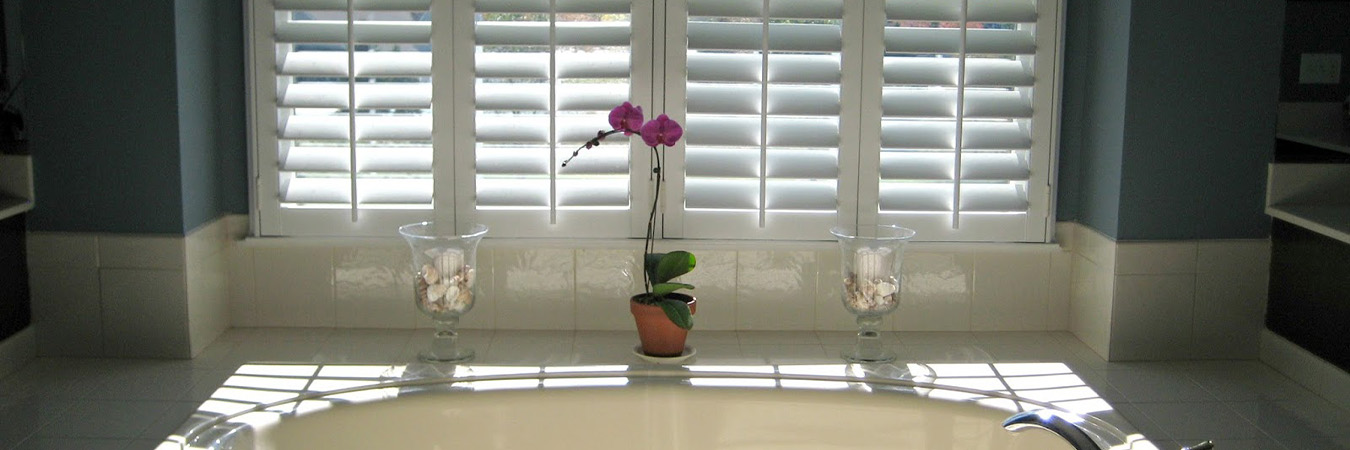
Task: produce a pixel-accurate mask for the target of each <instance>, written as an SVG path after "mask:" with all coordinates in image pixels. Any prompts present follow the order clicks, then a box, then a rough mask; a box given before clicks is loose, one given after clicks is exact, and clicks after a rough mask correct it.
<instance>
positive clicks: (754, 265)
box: [226, 229, 1069, 331]
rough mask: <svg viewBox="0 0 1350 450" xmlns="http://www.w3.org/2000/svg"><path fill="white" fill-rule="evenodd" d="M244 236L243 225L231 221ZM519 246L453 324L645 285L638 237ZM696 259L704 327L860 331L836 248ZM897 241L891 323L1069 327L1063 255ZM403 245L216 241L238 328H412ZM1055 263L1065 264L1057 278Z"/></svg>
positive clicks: (623, 298) (610, 319)
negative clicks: (222, 251) (900, 265)
mask: <svg viewBox="0 0 1350 450" xmlns="http://www.w3.org/2000/svg"><path fill="white" fill-rule="evenodd" d="M232 232H235V233H236V235H237V236H242V235H243V231H242V229H239V230H233V231H232ZM628 244H629V243H624V246H622V247H616V246H615V245H612V243H611V245H604V246H586V245H585V244H578V245H571V246H564V245H561V244H557V243H550V244H549V245H545V246H529V245H528V244H523V243H520V242H519V241H516V242H511V241H505V240H503V241H495V242H494V240H492V239H488V240H485V241H484V243H483V245H482V246H481V247H480V248H479V252H478V258H479V261H478V266H479V268H478V270H479V274H480V275H479V276H480V277H482V278H481V280H482V281H481V283H483V284H481V286H482V289H484V292H483V299H484V300H483V301H481V302H479V303H478V304H476V305H475V306H474V309H473V310H471V311H470V312H469V313H467V314H466V315H465V316H464V318H463V320H462V322H461V324H462V326H464V327H465V328H479V329H535V330H567V329H582V330H629V329H631V328H632V326H633V325H632V317H631V315H630V314H629V312H628V307H627V300H628V297H629V296H631V295H633V294H634V293H637V292H638V291H639V290H640V289H641V283H642V275H641V272H639V267H640V266H639V261H640V253H641V249H640V248H639V247H638V244H640V241H633V242H632V243H631V244H632V245H628ZM681 246H682V247H689V250H690V251H691V252H693V253H694V254H695V255H696V256H697V257H698V268H697V269H695V270H694V271H693V272H692V273H690V274H688V275H685V276H684V277H683V278H682V281H684V282H688V283H690V284H693V285H695V286H696V289H695V290H694V291H693V292H692V293H693V294H694V295H695V296H696V297H697V298H698V299H699V305H698V313H697V314H696V316H695V320H696V326H697V327H698V328H699V329H705V330H845V331H847V330H856V329H857V328H856V324H855V322H854V317H853V316H852V315H850V314H848V313H847V312H846V311H845V310H844V308H843V306H842V305H841V304H840V299H839V292H838V291H839V286H840V283H841V280H842V277H841V276H840V274H839V271H840V269H839V255H838V250H837V249H836V248H835V246H833V245H831V244H830V243H808V244H807V245H804V246H801V247H804V248H796V249H794V248H789V247H785V246H781V245H774V244H768V245H759V246H758V247H756V244H753V243H748V244H746V248H743V249H738V248H733V247H731V246H728V245H725V244H716V245H714V244H706V243H698V242H692V243H690V242H682V243H681ZM1017 247H1018V246H1001V247H998V248H997V249H993V250H990V251H980V250H967V249H964V248H965V247H962V249H958V250H952V251H934V250H932V249H928V248H919V249H918V250H917V251H916V250H915V249H914V248H911V249H910V250H907V251H906V255H905V262H904V281H903V282H902V288H903V289H904V290H903V292H902V303H901V308H900V310H898V311H896V312H895V313H893V314H891V315H890V316H888V317H887V319H886V320H887V322H886V326H887V327H888V328H889V329H892V330H922V331H998V330H1059V329H1065V327H1066V325H1067V323H1068V309H1067V305H1068V302H1069V300H1068V296H1069V277H1068V276H1067V270H1068V269H1069V264H1068V261H1069V256H1068V254H1067V253H1065V252H1062V251H1059V250H1058V249H1056V248H1054V247H1050V246H1043V245H1040V246H1037V245H1029V246H1025V249H1018V248H1017ZM407 252H408V249H407V248H406V246H404V245H402V244H401V243H396V242H390V243H389V244H387V245H377V244H373V245H369V246H365V247H356V248H346V247H328V246H322V245H311V244H294V243H292V244H284V243H283V244H272V243H267V242H250V241H238V240H232V241H231V242H230V243H229V244H228V245H227V247H226V253H227V255H228V259H229V262H228V267H229V268H230V270H229V272H230V273H229V278H230V280H231V292H230V310H231V323H232V324H233V325H234V326H242V327H250V326H331V327H374V328H414V327H426V326H430V322H429V321H427V320H426V319H425V318H423V317H422V316H421V314H420V313H418V312H417V311H416V310H415V308H414V307H413V304H412V285H411V282H407V281H405V280H410V279H411V277H412V275H411V268H409V267H408V262H407V257H408V256H407ZM1055 270H1061V271H1065V272H1066V273H1064V274H1060V275H1058V276H1057V275H1055V273H1054V271H1055Z"/></svg>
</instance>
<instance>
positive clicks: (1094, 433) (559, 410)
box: [160, 366, 1153, 450]
mask: <svg viewBox="0 0 1350 450" xmlns="http://www.w3.org/2000/svg"><path fill="white" fill-rule="evenodd" d="M765 367H770V368H769V369H765V368H759V367H756V368H749V369H747V368H736V369H744V370H722V368H691V367H681V368H675V369H672V368H642V367H627V366H619V367H617V368H610V369H609V370H592V369H593V368H582V369H578V370H566V369H565V368H563V369H557V368H552V369H553V370H551V371H547V370H541V369H550V368H528V369H526V370H525V371H524V373H513V372H512V371H511V370H509V368H507V369H503V368H495V369H484V370H474V369H473V368H472V367H470V368H469V369H468V370H463V368H462V367H461V368H460V370H458V371H452V372H450V373H446V374H432V376H427V375H426V374H420V375H417V376H413V377H406V376H405V377H398V378H397V379H390V377H387V376H385V377H383V378H382V379H381V380H380V381H379V382H376V383H360V382H358V381H353V382H351V383H349V385H348V387H342V384H341V383H337V384H330V385H327V386H326V387H331V388H334V389H327V390H324V391H323V392H308V393H304V394H301V395H296V396H293V397H290V398H284V399H275V400H273V401H267V402H262V401H265V400H267V399H268V398H266V397H265V396H263V397H258V398H257V399H255V400H258V401H259V402H258V403H256V404H254V405H252V406H248V407H246V408H242V407H240V408H238V410H236V411H234V412H230V413H228V414H216V415H214V416H213V415H212V414H199V415H198V416H196V417H194V420H192V421H189V424H188V425H185V426H184V429H183V430H181V432H180V433H179V434H178V435H175V436H171V440H172V441H174V444H173V445H170V444H168V443H166V445H165V446H162V447H160V448H161V449H167V448H184V449H189V448H190V449H316V448H322V449H699V450H713V449H888V450H896V449H1009V450H1011V449H1028V450H1030V449H1035V450H1054V449H1073V448H1074V447H1073V446H1071V445H1070V444H1068V443H1067V442H1066V441H1065V440H1064V439H1063V438H1062V437H1061V436H1058V435H1056V434H1053V433H1051V432H1049V431H1046V430H1042V429H1039V428H1036V429H1032V430H1028V431H1019V432H1010V431H1009V430H1008V429H1005V427H1004V425H1003V424H1004V421H1005V420H1006V419H1008V418H1009V416H1010V415H1012V414H1014V413H1017V412H1018V411H1029V410H1037V411H1040V413H1041V414H1053V415H1054V416H1055V417H1057V418H1065V419H1067V420H1068V421H1070V422H1073V423H1074V424H1075V425H1074V427H1073V428H1074V429H1075V430H1081V431H1083V432H1084V433H1085V435H1086V436H1090V437H1091V439H1092V441H1094V442H1095V443H1096V444H1097V445H1098V446H1100V448H1120V449H1127V448H1135V449H1141V448H1153V447H1152V446H1151V445H1147V444H1146V441H1141V440H1138V439H1132V438H1130V437H1128V436H1126V435H1124V434H1123V433H1121V432H1120V431H1119V430H1117V429H1115V428H1114V427H1112V426H1111V425H1109V424H1107V423H1105V422H1102V421H1100V420H1097V419H1094V418H1092V417H1084V416H1079V415H1075V414H1072V413H1070V412H1067V411H1063V410H1059V409H1057V408H1056V407H1055V406H1053V405H1051V404H1046V403H1041V402H1036V401H1032V400H1028V399H1023V398H1017V397H1014V396H1012V395H1008V394H1003V393H998V392H987V391H981V390H976V389H967V388H961V387H955V386H944V385H939V384H932V383H925V382H922V381H916V380H914V379H913V378H915V377H910V376H901V377H877V376H875V374H874V373H866V372H865V371H860V372H848V370H847V369H845V371H846V372H848V373H844V374H842V375H841V374H839V373H840V372H839V371H838V370H836V369H837V368H836V367H831V368H827V369H820V368H819V367H817V368H814V369H810V370H798V371H796V372H794V371H793V370H788V369H779V368H772V367H771V366H765ZM838 367H845V366H838ZM854 367H855V368H856V367H857V366H854ZM437 375H441V376H437ZM282 378H283V379H291V380H297V379H300V378H285V377H282ZM311 378H313V377H311ZM920 378H921V377H920ZM332 379H337V380H341V379H343V378H341V377H336V378H332ZM310 383H311V386H313V384H312V383H313V381H312V379H311V381H310ZM263 391H265V392H273V391H271V390H268V389H267V388H263ZM274 393H275V392H274ZM231 395H234V397H240V396H242V395H243V394H241V393H234V394H231V393H228V392H227V393H225V394H221V395H220V396H221V397H222V398H225V399H229V398H231ZM217 401H229V400H217ZM209 403H210V401H208V404H209ZM217 406H221V405H217ZM203 409H204V410H210V409H211V408H210V407H208V405H205V404H204V405H203ZM1033 428H1035V427H1033Z"/></svg>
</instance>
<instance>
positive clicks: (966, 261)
mask: <svg viewBox="0 0 1350 450" xmlns="http://www.w3.org/2000/svg"><path fill="white" fill-rule="evenodd" d="M902 267H903V270H904V278H903V279H902V280H901V281H900V309H899V310H897V311H896V312H895V313H893V314H891V315H890V319H891V320H893V321H894V322H893V324H894V325H893V329H894V330H896V331H969V330H970V316H971V292H972V290H973V289H974V280H973V277H974V273H975V259H974V256H973V255H972V254H971V253H970V252H965V251H954V252H947V253H925V252H912V251H908V250H907V251H906V252H905V261H904V264H903V265H902Z"/></svg>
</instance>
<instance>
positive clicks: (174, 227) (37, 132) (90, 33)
mask: <svg viewBox="0 0 1350 450" xmlns="http://www.w3.org/2000/svg"><path fill="white" fill-rule="evenodd" d="M22 7H23V11H22V15H21V17H22V28H23V32H24V41H25V46H26V57H27V59H26V66H27V71H28V74H27V77H28V78H27V80H26V81H25V82H24V83H25V85H24V86H25V89H27V91H26V92H25V100H26V102H27V103H26V108H27V110H26V111H25V113H26V114H25V115H26V119H27V126H28V131H29V139H30V149H31V151H32V154H33V175H34V183H35V188H36V195H37V198H39V199H40V201H39V204H38V206H37V208H36V209H34V210H33V211H32V213H31V214H30V215H29V226H30V229H32V230H34V231H108V232H138V233H182V231H183V206H182V200H181V198H182V183H181V180H180V173H179V167H180V166H179V152H178V147H179V143H178V138H179V135H178V115H177V113H178V110H177V89H176V86H175V85H176V80H175V79H174V73H175V67H174V45H173V42H174V27H173V3H172V2H171V1H169V0H118V1H87V0H28V1H25V2H24V3H23V4H22Z"/></svg>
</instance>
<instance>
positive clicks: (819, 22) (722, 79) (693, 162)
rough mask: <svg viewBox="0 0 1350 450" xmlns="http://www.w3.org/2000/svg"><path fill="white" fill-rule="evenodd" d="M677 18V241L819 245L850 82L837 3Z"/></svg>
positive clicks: (832, 194)
mask: <svg viewBox="0 0 1350 450" xmlns="http://www.w3.org/2000/svg"><path fill="white" fill-rule="evenodd" d="M766 5H767V6H768V8H767V10H766V8H765V6H766ZM688 8H689V9H688V43H687V47H685V48H683V49H680V50H683V51H684V52H685V56H686V59H685V61H684V64H685V67H686V68H687V74H688V78H687V80H686V86H685V97H686V108H687V115H686V119H685V120H686V122H687V124H686V128H685V130H686V131H685V138H686V140H685V144H684V145H685V160H684V178H683V185H684V201H683V210H681V211H680V213H681V214H682V215H683V216H682V217H683V220H682V229H681V234H682V235H683V237H695V238H759V239H803V238H805V239H822V238H823V237H828V236H826V235H824V233H825V230H826V229H828V228H829V227H830V226H832V225H834V224H835V222H836V220H837V217H838V216H837V214H838V209H839V206H838V204H839V178H840V175H841V173H840V172H841V171H840V163H839V149H840V147H841V131H840V130H841V128H842V126H841V120H842V119H841V117H842V116H843V114H842V113H843V111H844V107H843V106H842V105H843V102H844V100H843V99H844V98H845V93H844V92H845V88H844V86H845V84H846V83H849V81H846V80H845V77H844V71H843V70H842V64H843V51H844V50H843V49H844V39H845V33H844V31H843V28H844V8H845V5H844V2H843V1H840V0H827V1H819V0H812V1H805V0H772V1H769V2H765V1H763V0H730V1H728V0H689V1H688ZM766 32H767V33H768V34H767V35H765V33H766ZM854 108H856V106H854ZM850 195H851V193H850Z"/></svg>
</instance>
